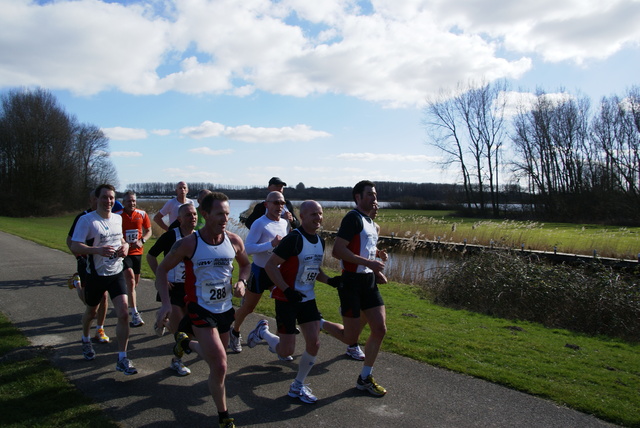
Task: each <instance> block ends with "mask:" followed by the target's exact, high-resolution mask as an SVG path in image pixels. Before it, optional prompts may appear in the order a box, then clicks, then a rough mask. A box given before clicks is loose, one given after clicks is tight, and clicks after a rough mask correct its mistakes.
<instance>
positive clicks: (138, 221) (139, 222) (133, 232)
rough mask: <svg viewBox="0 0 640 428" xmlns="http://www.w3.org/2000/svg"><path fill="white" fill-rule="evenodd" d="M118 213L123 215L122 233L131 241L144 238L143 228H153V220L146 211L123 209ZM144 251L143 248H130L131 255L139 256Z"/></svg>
mask: <svg viewBox="0 0 640 428" xmlns="http://www.w3.org/2000/svg"><path fill="white" fill-rule="evenodd" d="M118 214H120V215H121V216H122V234H123V235H124V239H125V240H126V241H127V242H128V243H129V244H131V243H133V242H136V241H137V240H138V239H140V238H142V233H143V232H142V230H143V229H151V220H150V219H149V216H148V215H147V213H146V212H144V211H142V210H139V209H137V208H136V209H135V210H133V212H132V213H131V214H127V212H126V211H124V210H122V211H120V212H119V213H118ZM143 252H144V249H143V248H131V247H130V248H129V255H130V256H139V255H142V253H143Z"/></svg>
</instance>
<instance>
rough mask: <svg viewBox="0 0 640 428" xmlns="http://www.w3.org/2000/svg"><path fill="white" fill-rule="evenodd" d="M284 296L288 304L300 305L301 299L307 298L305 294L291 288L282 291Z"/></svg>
mask: <svg viewBox="0 0 640 428" xmlns="http://www.w3.org/2000/svg"><path fill="white" fill-rule="evenodd" d="M284 296H285V297H286V298H287V300H288V301H289V302H290V303H300V302H302V299H304V298H305V297H307V296H306V295H305V294H303V293H301V292H299V291H298V290H294V289H293V288H291V287H287V288H286V289H285V290H284Z"/></svg>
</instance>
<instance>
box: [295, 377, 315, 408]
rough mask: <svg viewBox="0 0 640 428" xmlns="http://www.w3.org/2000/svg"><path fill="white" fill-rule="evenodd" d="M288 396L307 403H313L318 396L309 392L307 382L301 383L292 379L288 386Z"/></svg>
mask: <svg viewBox="0 0 640 428" xmlns="http://www.w3.org/2000/svg"><path fill="white" fill-rule="evenodd" d="M288 395H289V397H293V398H299V399H300V401H302V402H303V403H307V404H313V403H315V402H316V401H317V400H318V398H317V397H316V396H315V395H313V394H312V393H311V388H309V386H308V384H303V383H300V382H298V381H297V380H294V381H293V383H292V384H291V387H289V394H288Z"/></svg>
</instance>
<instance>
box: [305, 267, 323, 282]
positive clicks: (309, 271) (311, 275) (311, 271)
mask: <svg viewBox="0 0 640 428" xmlns="http://www.w3.org/2000/svg"><path fill="white" fill-rule="evenodd" d="M318 274H320V266H317V265H312V266H305V267H304V269H303V270H302V275H300V282H301V283H302V284H308V285H313V283H314V282H315V281H316V277H317V276H318Z"/></svg>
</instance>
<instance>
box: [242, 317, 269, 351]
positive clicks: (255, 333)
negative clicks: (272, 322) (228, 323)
mask: <svg viewBox="0 0 640 428" xmlns="http://www.w3.org/2000/svg"><path fill="white" fill-rule="evenodd" d="M265 328H266V329H268V328H269V321H267V320H260V321H258V324H256V328H254V329H253V330H251V332H250V333H249V336H247V346H249V348H253V347H254V346H256V345H257V344H258V343H260V342H261V341H262V329H265Z"/></svg>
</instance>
